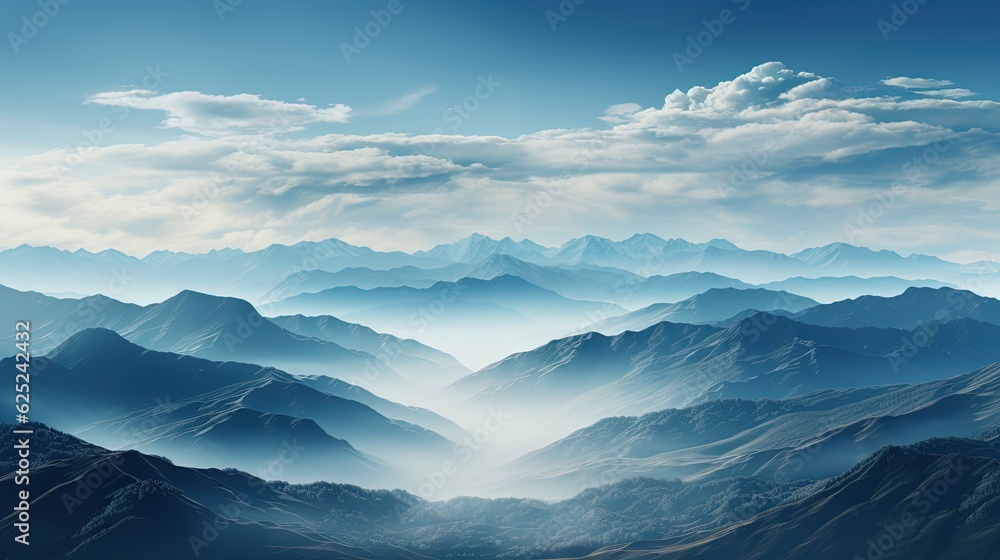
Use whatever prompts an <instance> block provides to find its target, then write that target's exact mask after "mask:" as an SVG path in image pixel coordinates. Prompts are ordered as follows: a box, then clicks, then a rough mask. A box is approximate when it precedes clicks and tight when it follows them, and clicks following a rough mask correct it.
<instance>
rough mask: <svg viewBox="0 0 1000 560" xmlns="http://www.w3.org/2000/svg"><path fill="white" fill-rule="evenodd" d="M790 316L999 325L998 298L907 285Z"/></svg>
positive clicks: (849, 322)
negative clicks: (901, 289) (892, 293)
mask: <svg viewBox="0 0 1000 560" xmlns="http://www.w3.org/2000/svg"><path fill="white" fill-rule="evenodd" d="M791 317H792V318H793V319H795V320H796V321H801V322H803V323H811V324H814V325H824V326H830V327H869V326H872V327H894V328H901V329H912V328H915V327H918V326H920V325H923V324H927V323H931V322H935V321H936V322H943V321H950V320H954V319H964V318H968V319H975V320H977V321H983V322H986V323H993V324H994V325H1000V300H996V299H993V298H988V297H982V296H980V295H976V294H974V293H972V292H970V291H968V290H955V289H952V288H938V289H933V288H909V289H907V290H906V291H905V292H903V293H902V294H900V295H898V296H894V297H878V296H861V297H859V298H856V299H849V300H844V301H838V302H835V303H829V304H826V305H818V306H816V307H813V308H810V309H806V310H804V311H800V312H798V313H794V314H792V315H791Z"/></svg>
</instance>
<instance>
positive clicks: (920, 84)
mask: <svg viewBox="0 0 1000 560" xmlns="http://www.w3.org/2000/svg"><path fill="white" fill-rule="evenodd" d="M879 83H881V84H883V85H887V86H893V87H901V88H906V89H924V88H942V87H947V86H951V85H954V82H952V81H950V80H932V79H930V78H907V77H905V76H900V77H898V78H886V79H884V80H882V81H881V82H879Z"/></svg>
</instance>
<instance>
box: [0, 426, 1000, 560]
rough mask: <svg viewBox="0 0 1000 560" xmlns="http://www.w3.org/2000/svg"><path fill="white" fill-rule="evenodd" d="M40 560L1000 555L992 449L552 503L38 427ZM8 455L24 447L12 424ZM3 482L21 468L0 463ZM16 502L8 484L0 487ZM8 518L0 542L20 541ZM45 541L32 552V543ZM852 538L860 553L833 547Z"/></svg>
mask: <svg viewBox="0 0 1000 560" xmlns="http://www.w3.org/2000/svg"><path fill="white" fill-rule="evenodd" d="M24 427H26V428H29V429H31V430H32V431H33V432H34V434H33V436H32V438H33V439H34V442H35V444H36V446H37V448H38V449H39V451H38V452H37V455H35V456H34V458H35V461H36V463H35V468H34V469H33V472H32V479H33V480H32V481H33V482H35V483H36V484H37V486H39V487H44V488H61V490H60V491H58V492H43V493H40V494H33V495H32V497H31V502H30V503H31V512H32V515H33V519H34V520H35V521H34V523H33V526H32V527H33V530H32V535H33V537H34V538H35V540H33V542H32V546H33V547H35V548H34V549H33V550H34V553H35V554H38V555H39V556H42V557H45V558H64V557H68V558H72V557H79V558H107V557H112V556H115V555H117V554H120V551H121V550H123V549H125V550H130V551H133V552H136V553H141V554H142V556H143V557H144V558H150V559H153V560H158V559H164V560H166V559H175V558H183V557H188V556H191V555H194V556H197V557H199V558H209V559H218V560H222V559H230V558H242V559H245V560H257V559H265V558H267V559H272V560H288V559H292V558H296V559H301V558H357V559H417V558H423V559H426V558H441V559H443V558H451V557H454V554H455V553H456V552H461V553H463V554H466V555H468V556H470V557H476V558H483V559H500V558H509V557H510V556H511V555H516V556H518V557H522V558H546V557H559V558H582V557H587V558H620V557H622V556H621V554H622V552H627V554H628V557H632V558H708V557H713V558H719V557H732V558H807V557H808V558H835V557H839V558H852V557H855V556H857V557H861V558H866V557H869V558H870V557H878V558H904V557H916V558H920V557H934V558H991V557H993V556H995V555H996V554H997V553H998V552H1000V533H998V529H997V525H996V523H994V521H995V519H996V518H997V517H998V516H1000V502H998V501H997V500H996V498H995V496H996V492H997V490H998V486H997V484H998V482H997V481H998V479H1000V449H998V447H997V443H996V440H995V438H994V439H992V440H990V439H986V438H987V437H988V434H982V436H981V439H963V438H944V439H931V440H926V441H922V442H918V443H916V444H913V445H910V446H891V447H886V448H883V449H880V450H879V451H878V452H876V453H875V454H873V455H872V456H871V457H869V458H866V459H865V460H863V461H861V462H859V463H858V464H857V465H855V466H853V467H852V468H850V469H849V470H847V471H846V472H844V473H842V474H839V475H838V476H835V477H832V478H829V479H826V480H822V481H817V482H814V483H809V482H776V481H772V480H766V479H759V478H748V477H736V478H727V479H720V480H716V481H711V482H705V483H690V482H688V483H685V482H678V481H673V480H654V479H649V478H629V479H621V478H617V477H616V476H615V475H614V473H612V474H611V475H610V476H608V477H607V479H608V481H609V482H608V483H606V484H603V485H598V486H594V487H589V488H585V489H582V491H581V492H579V493H578V494H577V495H575V496H574V497H572V498H569V499H566V500H563V501H559V502H543V501H539V500H534V499H502V500H487V499H482V498H455V499H452V500H448V501H445V502H426V501H424V500H422V499H420V498H418V497H416V496H414V495H412V494H408V493H406V492H402V491H398V490H395V491H386V490H365V489H362V488H358V487H356V486H350V485H344V484H336V483H325V482H324V483H314V484H308V485H296V484H289V483H287V482H280V481H265V480H263V479H261V478H259V477H255V476H253V475H250V474H247V473H244V472H240V471H238V470H234V469H226V470H218V469H193V468H189V467H182V466H177V465H175V464H173V463H171V462H170V461H168V460H165V459H163V458H160V457H156V456H150V455H145V454H142V453H139V452H135V451H127V452H115V451H108V450H105V449H102V448H100V447H97V446H94V445H91V444H89V443H86V442H84V441H81V440H79V439H76V438H74V437H72V436H69V435H66V434H64V433H60V432H58V431H55V430H52V429H50V428H48V427H46V426H44V425H41V424H30V425H27V426H24ZM2 428H3V429H2V431H0V433H2V436H0V438H2V439H0V443H2V444H4V446H5V447H7V448H10V447H11V446H13V445H14V444H15V443H16V440H15V439H14V436H12V435H11V431H10V428H11V426H10V425H8V424H4V425H2ZM3 465H4V471H5V472H6V471H10V470H11V469H10V468H9V467H12V466H13V463H10V462H5V463H3ZM0 488H2V489H3V490H4V491H6V492H13V491H14V489H15V487H14V477H13V475H11V474H7V475H4V476H3V477H0ZM13 519H14V514H13V513H10V514H7V516H6V518H5V519H4V520H3V521H4V523H3V526H2V528H0V535H2V538H5V539H12V538H13V536H14V534H15V531H16V528H15V526H14V523H13ZM39 534H41V535H45V536H46V538H43V539H39V538H38V535H39ZM845 534H850V535H852V538H850V539H847V538H843V535H845Z"/></svg>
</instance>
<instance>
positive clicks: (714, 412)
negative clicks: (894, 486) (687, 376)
mask: <svg viewBox="0 0 1000 560" xmlns="http://www.w3.org/2000/svg"><path fill="white" fill-rule="evenodd" d="M998 410H1000V365H993V366H990V367H988V368H985V369H982V370H977V371H973V372H970V373H966V374H962V375H960V376H957V377H953V378H949V379H946V380H942V381H934V382H930V383H924V384H918V385H911V386H897V387H880V388H870V389H869V388H865V389H842V390H837V391H823V392H818V393H813V394H812V395H808V396H805V397H800V398H796V399H789V400H784V401H774V400H759V401H748V400H721V401H713V402H709V403H705V404H699V405H695V406H691V407H689V408H683V409H669V410H663V411H659V412H653V413H650V414H645V415H643V416H638V417H635V416H633V417H614V418H606V419H604V420H601V421H600V422H598V423H596V424H594V425H592V426H589V427H587V428H584V429H582V430H579V431H577V432H575V433H573V434H572V435H570V436H568V437H566V438H564V439H562V440H560V441H558V442H556V443H554V444H552V445H549V446H547V447H545V448H543V449H540V450H538V451H534V452H532V453H529V454H528V455H526V456H524V457H522V458H520V459H518V460H517V461H515V462H514V463H512V464H511V465H509V466H508V467H507V468H506V469H505V470H506V472H507V474H508V477H509V478H508V481H507V483H506V484H505V485H504V486H503V487H502V488H501V489H500V490H498V493H499V492H513V493H516V494H519V495H532V496H540V497H548V498H558V497H565V496H567V495H570V494H572V493H573V492H575V491H576V490H577V489H578V488H579V487H580V484H582V483H583V482H584V481H586V480H589V479H591V478H593V477H594V476H597V475H599V474H600V473H601V472H603V471H604V470H606V469H608V468H610V467H611V466H614V467H615V469H616V472H617V474H618V475H619V476H623V477H628V476H655V477H661V478H674V477H680V478H683V479H688V480H703V479H706V478H719V477H729V476H757V477H763V478H769V479H774V480H778V481H785V480H793V479H819V478H826V477H830V476H835V475H837V474H839V473H841V472H843V471H844V470H846V469H847V468H848V467H850V465H852V464H854V463H856V462H858V461H860V460H862V459H864V458H865V457H867V456H869V455H871V454H872V453H874V452H875V451H877V450H878V449H879V448H881V447H883V446H885V445H898V444H909V443H914V442H917V441H920V440H923V439H926V438H930V437H940V436H961V437H977V436H979V435H980V434H981V433H982V432H983V430H984V429H987V428H990V427H991V426H993V425H994V424H996V423H997V421H998V417H997V411H998Z"/></svg>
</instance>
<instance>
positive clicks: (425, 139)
mask: <svg viewBox="0 0 1000 560" xmlns="http://www.w3.org/2000/svg"><path fill="white" fill-rule="evenodd" d="M853 91H855V90H848V89H843V88H840V87H838V82H837V81H836V80H835V79H833V78H824V77H819V76H818V75H816V74H814V73H809V72H796V71H793V70H791V69H789V68H787V67H785V66H784V65H783V64H781V63H778V62H771V63H766V64H762V65H760V66H757V67H755V68H753V69H751V70H750V71H748V72H746V73H744V74H742V75H740V76H736V77H734V78H733V79H732V80H727V81H723V82H720V83H718V84H715V85H707V86H696V87H692V88H689V89H688V90H687V91H679V90H678V91H674V92H672V93H670V94H669V95H666V96H665V98H664V102H663V104H662V106H658V107H642V106H640V105H638V104H635V103H622V104H618V105H614V106H612V107H609V108H608V109H607V110H606V111H605V113H604V115H603V118H604V119H605V121H606V123H607V124H606V126H603V127H598V128H587V127H580V128H573V129H557V130H541V131H537V132H534V133H530V134H525V135H522V136H518V137H515V138H504V137H500V136H466V135H446V134H426V135H408V134H401V133H393V132H386V133H381V134H368V135H359V134H325V135H322V136H308V135H303V137H297V138H291V137H286V136H281V135H277V134H263V135H259V136H253V137H249V138H248V137H247V136H246V135H245V134H244V135H242V136H230V135H229V133H230V132H232V131H237V132H239V133H241V134H243V133H245V132H246V131H247V130H250V129H254V128H260V127H261V123H266V122H267V121H266V120H264V119H263V117H262V115H263V114H266V113H267V112H268V109H266V106H267V105H268V104H272V103H273V104H280V105H289V106H290V107H295V109H294V110H292V111H291V113H292V114H293V115H295V118H294V119H292V124H290V125H289V126H290V127H304V126H306V125H308V124H309V123H312V122H321V121H323V120H324V119H330V120H334V121H337V119H346V118H347V116H348V114H347V112H346V108H345V111H344V112H342V113H341V114H337V113H336V111H334V114H330V115H325V116H324V115H323V114H322V113H321V111H324V110H323V109H317V108H315V107H313V106H311V105H305V104H284V103H283V102H280V101H267V100H262V99H260V98H259V97H258V96H252V95H247V96H231V97H225V98H221V99H223V100H224V101H222V102H221V105H222V106H225V107H229V108H231V109H232V110H223V109H221V108H219V107H217V106H216V105H214V104H208V106H207V107H203V106H202V105H201V103H202V101H203V100H201V97H202V94H197V93H195V94H193V95H194V99H195V101H191V100H190V99H188V100H184V99H177V98H169V96H170V95H173V94H167V95H163V96H161V95H156V94H152V93H151V92H142V93H134V92H133V93H129V92H123V94H118V96H117V97H114V100H113V103H114V104H127V105H125V106H135V107H140V106H141V108H156V109H159V110H164V111H167V112H168V122H169V121H172V122H173V123H174V124H173V125H172V126H176V127H178V128H181V129H183V130H189V131H195V132H199V133H200V134H202V136H190V135H188V136H182V137H179V138H178V139H175V140H172V141H169V142H163V143H158V144H154V145H143V144H119V145H109V146H104V147H100V148H93V149H91V150H89V151H88V152H87V153H86V154H85V157H84V158H83V163H82V164H80V165H79V166H76V167H74V168H73V169H72V170H71V172H69V173H65V174H64V177H63V179H62V180H58V179H57V178H56V177H55V175H54V174H53V166H57V167H58V166H60V165H64V164H65V162H66V161H67V156H69V155H71V154H69V153H67V152H66V151H64V150H52V151H49V152H46V153H43V154H37V155H35V156H32V157H30V158H23V159H21V160H19V161H17V162H16V163H15V164H14V165H10V166H8V167H6V168H3V169H0V183H3V184H8V185H12V186H14V187H17V188H16V189H11V190H12V191H13V194H11V195H10V196H9V199H8V204H6V205H4V206H3V207H2V208H0V236H2V237H3V239H4V240H5V243H6V244H8V245H16V244H18V243H20V242H25V241H28V242H32V243H35V244H38V243H51V244H56V245H61V246H68V247H75V246H78V245H81V244H82V245H84V246H86V247H87V248H89V249H92V250H97V249H102V248H106V247H108V246H115V247H117V248H119V249H125V250H130V251H132V252H135V253H145V252H148V251H149V250H152V249H157V248H163V246H164V245H166V246H167V247H168V248H172V249H184V250H191V251H197V250H207V249H210V248H213V247H215V246H217V245H218V244H219V241H218V240H219V239H226V240H231V243H230V244H236V245H244V246H245V248H248V249H249V248H256V247H259V246H261V244H266V243H270V242H286V243H292V242H295V241H298V240H301V239H303V238H319V237H344V238H345V239H346V240H348V241H353V242H358V243H363V244H366V245H370V246H377V247H382V248H387V247H392V248H402V249H417V248H423V247H426V246H429V245H432V244H434V243H436V242H440V241H447V240H451V239H453V238H456V237H460V236H462V235H465V234H467V233H468V232H469V231H472V230H477V231H484V230H485V231H490V232H492V233H495V234H497V235H500V236H503V235H512V236H515V237H522V236H525V235H527V236H531V237H533V238H538V240H539V241H541V242H551V243H556V242H560V241H562V240H564V239H566V238H568V237H571V236H574V235H578V234H580V233H597V234H602V235H607V236H611V237H617V236H628V235H630V234H631V233H634V232H635V231H646V230H649V231H654V232H659V233H663V234H666V235H675V236H676V235H683V236H688V237H692V238H698V239H709V238H711V237H716V236H728V237H732V238H734V239H733V240H734V241H737V242H739V243H743V244H747V245H751V246H760V247H767V248H772V249H798V248H801V247H802V246H810V245H819V244H823V243H827V242H830V241H834V240H846V239H844V238H843V235H844V234H843V225H844V224H845V223H846V222H850V221H852V220H855V219H856V218H857V215H858V212H859V211H860V209H862V208H864V205H866V204H869V203H871V202H872V201H873V200H875V198H874V197H875V196H876V195H877V194H879V193H882V192H884V191H885V190H886V189H887V188H888V187H889V185H891V184H892V183H893V182H894V181H897V180H902V181H904V182H905V184H906V185H907V186H908V191H907V193H906V194H905V196H900V197H898V199H897V200H896V201H895V202H894V204H893V205H892V207H891V208H890V209H888V210H887V211H886V212H885V215H884V216H881V217H880V218H879V220H878V224H877V227H873V228H872V229H871V230H870V232H873V233H872V235H875V233H877V234H878V236H879V237H878V240H876V241H878V243H876V244H879V245H883V246H884V245H886V244H889V243H892V244H895V246H896V248H898V249H901V250H905V249H908V248H910V247H912V248H913V249H914V250H923V249H924V248H923V247H921V246H919V244H923V243H926V242H927V237H926V236H914V235H912V232H913V231H934V234H935V235H936V236H937V241H935V242H936V243H939V244H940V245H941V246H948V247H951V248H952V249H953V250H956V251H957V250H966V249H967V250H985V249H988V247H987V245H988V243H990V242H991V241H990V239H994V240H995V235H996V226H995V224H994V222H995V218H994V216H995V214H994V212H995V209H996V208H1000V188H998V187H1000V183H998V182H997V180H996V179H995V177H996V176H997V174H996V170H997V169H998V168H1000V164H998V163H997V161H998V158H997V157H996V153H997V152H998V150H997V147H998V146H1000V138H998V134H1000V104H997V103H996V102H993V101H985V100H978V101H970V100H963V99H961V98H947V97H945V96H933V95H928V96H924V97H921V98H917V99H902V98H900V97H895V96H885V95H874V96H870V97H864V96H858V95H857V94H856V93H852V92H853ZM929 91H936V90H929ZM101 95H102V96H105V97H107V96H109V95H111V94H101ZM95 97H97V96H95ZM203 97H210V96H203ZM909 97H912V96H909ZM164 98H166V99H164ZM109 102H112V101H110V100H109ZM237 107H239V108H240V109H239V110H237V109H236V108H237ZM935 143H937V144H935ZM935 146H937V147H935ZM927 154H930V155H927ZM914 158H917V159H916V160H914ZM922 158H923V159H922ZM926 158H932V160H930V159H926ZM914 162H916V163H914ZM539 200H542V201H545V202H544V206H543V207H541V206H538V201H539ZM533 204H534V205H535V209H534V210H532V205H533ZM991 209H993V210H991ZM516 214H529V215H532V216H533V217H532V219H531V221H530V224H529V225H528V226H526V228H524V229H522V230H518V229H517V228H516V227H515V225H514V223H513V221H512V218H511V216H512V215H516ZM536 214H537V215H536ZM938 216H940V217H941V219H942V220H947V221H949V222H956V221H958V222H961V223H962V224H963V229H957V228H953V229H952V230H948V228H932V227H929V226H930V225H931V224H929V222H930V221H933V220H935V219H937V218H936V217H938ZM29 221H30V223H32V224H34V226H35V227H33V228H32V229H31V230H30V238H29V237H28V235H29V234H28V233H25V232H27V231H29V230H27V229H25V228H24V227H22V225H23V224H24V223H28V222H29ZM924 225H927V226H928V227H923V228H922V226H924ZM948 231H953V232H954V233H953V234H949V233H948ZM969 231H978V232H980V234H977V235H976V236H971V235H970V234H969ZM970 240H971V241H970ZM865 241H867V242H869V243H872V240H871V239H865Z"/></svg>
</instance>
